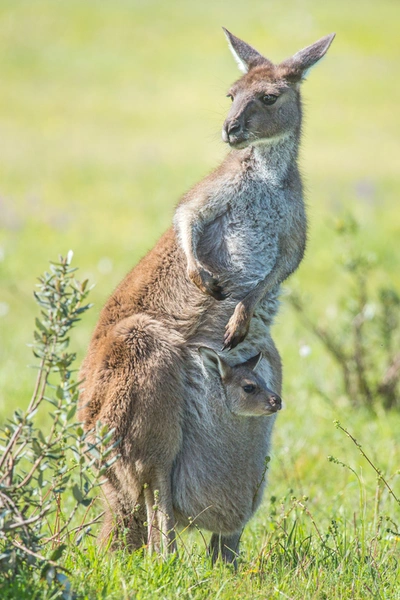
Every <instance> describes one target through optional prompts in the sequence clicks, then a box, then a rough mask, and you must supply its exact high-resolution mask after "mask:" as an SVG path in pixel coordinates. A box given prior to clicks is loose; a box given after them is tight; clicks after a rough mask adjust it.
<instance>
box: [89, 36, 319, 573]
mask: <svg viewBox="0 0 400 600" xmlns="http://www.w3.org/2000/svg"><path fill="white" fill-rule="evenodd" d="M235 40H236V42H235V41H234V43H236V44H238V48H240V51H241V53H242V58H243V57H244V58H245V59H249V64H250V63H251V64H252V67H251V68H249V72H248V74H247V75H245V76H244V77H243V78H242V79H241V80H240V82H239V83H237V84H235V85H234V86H233V88H232V93H238V90H239V88H240V90H241V95H242V97H245V95H246V93H245V89H246V86H257V85H259V84H260V82H261V81H263V86H264V87H265V89H266V90H267V91H268V90H269V91H268V93H272V91H277V90H278V88H279V91H280V93H281V96H282V98H281V100H280V101H279V102H280V105H279V104H278V107H279V106H280V108H281V110H280V112H279V114H280V116H279V119H280V123H281V124H282V123H283V124H284V123H285V122H286V121H285V119H286V120H287V119H289V120H290V119H292V121H293V118H294V117H293V110H296V108H293V107H296V106H297V108H299V99H298V92H297V91H296V89H295V88H294V87H293V85H292V84H289V83H287V81H286V80H283V79H282V72H281V71H282V69H284V70H285V69H286V71H285V72H286V75H287V73H288V72H289V71H290V69H291V72H292V73H294V68H295V67H296V68H298V65H297V63H296V61H294V63H291V64H290V65H289V63H287V64H286V65H285V64H283V67H282V65H281V67H280V68H278V70H277V68H276V67H275V66H274V65H272V63H270V62H269V61H267V59H264V58H263V57H261V55H258V53H256V51H254V49H252V48H251V47H249V46H247V45H246V44H245V43H244V42H241V41H240V40H237V38H235ZM231 41H232V40H231ZM325 46H326V44H325ZM325 46H323V47H324V48H325ZM325 51H326V50H325ZM260 57H261V58H260ZM307 57H308V54H307V53H306V55H305V58H304V57H303V59H304V60H306V59H307ZM279 69H281V70H279ZM268 86H269V87H268ZM271 90H272V91H271ZM243 103H244V104H243ZM243 103H242V104H243V106H247V105H246V103H245V101H244V100H243ZM286 105H287V106H286ZM285 106H286V108H285ZM269 108H271V110H270V111H269ZM267 109H268V110H267V112H270V113H271V114H274V110H275V109H273V107H267ZM249 110H250V112H251V117H252V119H253V121H254V122H255V123H256V126H257V127H264V124H263V123H262V122H261V121H260V122H258V120H257V119H258V118H259V117H258V113H254V112H252V111H253V109H252V108H250V109H249ZM291 111H292V112H291ZM298 113H299V115H300V112H299V111H298ZM277 114H278V113H277ZM296 114H297V113H296ZM230 118H231V117H229V118H228V119H230ZM296 118H297V117H296ZM277 119H278V117H277ZM299 119H300V116H299ZM271 123H272V125H271ZM273 123H274V119H271V120H270V125H269V127H273V126H274V125H273ZM292 124H293V123H292ZM299 129H300V120H299V121H298V124H297V125H296V123H295V125H294V131H295V135H294V137H293V136H292V137H291V138H290V139H289V142H290V143H289V142H286V141H285V144H284V145H279V144H277V145H276V147H275V146H271V147H268V151H267V152H266V153H264V154H263V153H262V152H261V154H260V150H259V149H257V147H255V146H253V145H252V143H251V140H250V141H249V143H248V144H246V147H244V148H241V149H240V148H239V150H234V151H233V152H232V153H231V154H229V156H228V157H227V158H226V160H225V161H224V162H223V164H222V165H221V166H220V167H219V168H218V169H216V171H215V172H214V173H213V174H211V175H210V176H209V177H207V178H206V179H205V180H203V181H202V182H201V183H200V184H198V185H197V186H195V187H194V188H193V190H192V191H191V192H190V193H189V194H188V195H187V196H186V197H185V199H184V201H183V203H181V205H180V208H178V211H179V210H181V209H182V207H183V210H184V211H185V210H186V205H187V199H188V198H189V199H194V204H193V206H192V205H190V203H189V211H188V212H187V213H186V217H188V219H189V223H190V225H192V224H194V223H195V222H197V221H198V216H199V215H200V214H201V213H202V211H204V207H205V206H208V204H207V200H208V199H209V198H210V197H212V196H213V194H216V193H217V195H218V193H219V192H220V190H222V191H223V192H225V190H228V193H229V194H230V196H229V199H231V200H232V204H231V205H230V204H229V202H228V204H227V203H226V202H225V200H226V198H224V199H223V202H222V211H220V212H219V213H218V210H219V209H218V208H217V214H215V213H213V215H212V220H215V223H216V228H215V227H214V221H213V222H211V221H212V220H210V224H211V225H210V229H209V230H207V228H205V230H204V231H202V233H203V234H204V235H203V237H202V239H200V240H199V248H198V249H199V258H200V259H201V261H202V263H203V264H204V265H205V266H204V267H201V268H200V267H199V264H196V263H195V262H193V261H192V262H191V261H190V256H188V254H187V253H186V252H185V248H183V247H182V238H180V239H179V240H178V239H177V236H176V233H175V230H174V229H172V228H171V229H169V230H168V231H167V232H166V233H165V234H164V235H163V236H162V238H161V239H160V240H159V242H158V243H157V244H156V246H155V247H154V248H153V249H152V250H151V251H150V252H149V253H148V254H147V256H145V257H144V258H143V259H142V260H141V261H140V263H139V264H138V265H137V266H136V267H135V268H134V269H133V270H132V271H131V272H130V273H129V274H128V275H127V276H126V278H125V279H124V280H123V281H122V282H121V284H120V285H119V286H118V287H117V289H116V290H115V291H114V292H113V294H112V295H111V297H110V298H109V300H108V301H107V303H106V305H105V307H104V308H103V310H102V311H101V314H100V318H99V321H98V323H97V326H96V328H95V331H94V333H93V336H92V340H91V342H90V346H89V350H88V353H87V356H86V358H85V360H84V363H83V365H82V369H81V378H82V379H84V383H83V385H82V390H81V399H80V418H81V419H82V420H83V421H84V423H85V427H86V429H87V430H91V429H92V428H93V427H94V426H95V424H96V422H97V421H101V422H103V423H106V424H108V425H109V426H110V427H111V428H114V429H115V435H114V439H118V440H119V441H120V444H119V447H118V452H119V453H120V459H119V460H118V461H117V462H115V463H114V465H113V466H112V467H111V468H110V469H109V473H108V481H107V483H106V485H105V487H104V492H105V504H106V518H105V522H104V526H103V537H106V538H108V537H109V536H110V534H111V533H113V536H114V537H113V540H114V544H118V543H120V542H125V543H127V544H128V546H129V547H130V548H133V549H134V548H138V547H140V546H141V545H143V544H144V543H146V542H147V543H148V544H149V546H150V548H155V549H157V550H160V549H162V550H163V551H166V550H171V549H175V547H176V544H175V535H174V525H175V517H176V518H177V519H178V521H179V522H180V523H185V520H186V522H187V519H188V514H192V512H191V510H192V509H191V508H190V507H191V506H196V507H198V509H199V510H198V512H199V515H198V518H199V522H200V523H203V526H204V527H206V528H208V529H210V530H211V531H213V532H214V533H213V536H212V539H211V553H212V555H213V558H214V559H215V558H216V556H217V555H218V552H221V553H222V556H223V557H224V558H225V560H229V561H233V560H234V559H235V556H236V554H235V553H236V552H237V548H238V543H239V538H240V532H241V530H242V529H243V526H244V524H245V523H246V522H247V520H248V519H249V518H250V516H251V514H252V513H253V512H254V510H256V508H257V506H258V504H259V502H260V500H261V494H262V489H263V486H264V483H265V481H264V469H263V465H264V460H265V455H266V454H267V453H268V449H269V443H270V442H269V441H270V436H271V430H272V425H273V422H274V417H273V416H265V415H268V414H271V413H272V412H276V410H278V408H279V406H280V399H279V396H278V395H279V394H280V393H281V384H282V369H281V361H280V356H279V353H278V351H277V349H276V346H275V344H274V342H273V341H272V338H271V336H270V333H269V327H270V325H271V322H272V319H273V316H274V314H275V313H276V310H277V294H278V286H279V283H280V282H281V281H282V280H283V279H284V278H285V277H286V276H287V275H288V274H289V273H290V272H291V271H292V270H293V269H294V268H296V266H297V264H298V262H299V260H300V259H301V257H302V254H303V251H304V244H305V227H306V220H305V213H304V206H303V202H302V197H301V181H300V178H299V175H298V171H297V166H296V157H297V150H296V148H297V146H296V142H298V135H299ZM272 134H273V132H272ZM230 143H231V145H232V146H233V147H234V146H235V140H234V138H231V139H230ZM288 143H289V146H288ZM290 144H292V145H293V144H294V146H293V148H294V151H293V152H292V150H291V148H292V146H291V145H290ZM239 146H240V144H238V147H239ZM288 148H289V150H288ZM263 152H264V151H263ZM285 161H286V162H285ZM274 169H275V171H276V173H277V174H278V175H279V178H280V179H279V185H275V183H272V184H271V186H270V184H269V183H268V181H269V179H268V178H269V177H270V175H271V173H273V174H274V173H275V171H274ZM266 182H267V183H266ZM246 186H247V187H246ZM269 186H270V187H269ZM282 190H283V191H282ZM247 191H249V193H247ZM252 194H253V195H254V203H255V204H254V205H252V202H253V197H252ZM263 194H264V196H265V198H267V201H268V203H267V206H269V210H270V211H271V215H272V216H270V223H272V229H270V230H269V231H270V233H271V235H272V234H274V235H275V233H276V231H281V232H283V233H284V234H285V235H284V238H282V239H284V243H283V244H280V246H279V252H280V254H279V256H284V257H285V258H284V261H283V263H282V264H280V263H279V262H277V263H276V264H275V267H274V263H273V262H271V261H272V259H271V257H270V256H269V255H268V249H269V248H272V245H271V244H272V242H271V243H269V241H268V240H269V238H268V235H269V234H267V235H264V234H265V232H264V233H263V234H262V235H263V236H264V237H263V238H259V239H256V240H255V241H252V240H253V238H254V235H253V234H254V227H256V228H257V227H258V226H259V220H260V218H261V215H260V218H259V215H258V213H257V210H255V209H254V206H256V208H257V202H260V201H261V204H260V210H261V209H262V207H263V206H264V205H263V204H262V201H263V198H264V196H263ZM265 194H266V195H265ZM282 194H283V195H282ZM265 198H264V199H265ZM260 199H261V200H260ZM235 200H237V206H236V207H235V210H236V213H235V210H234V207H233V204H234V201H235ZM288 207H290V209H289V208H288ZM178 211H177V214H178ZM179 214H180V213H179ZM248 214H249V215H250V216H251V218H247V217H246V215H248ZM265 217H268V215H265ZM218 219H220V220H218ZM224 219H225V223H224V222H223V220H224ZM229 219H231V221H229ZM246 219H247V220H246ZM251 219H255V221H254V223H253V221H252V220H251ZM183 221H184V219H183ZM267 222H268V219H267ZM237 225H239V226H243V231H239V233H238V236H239V238H240V239H243V235H244V236H245V235H248V236H249V239H250V242H251V243H250V242H249V245H248V246H247V247H246V248H245V253H244V265H243V268H240V269H239V270H237V271H232V269H231V270H230V269H229V264H228V262H226V263H225V262H224V260H225V259H224V256H225V255H226V247H225V246H224V244H226V239H225V237H224V232H226V231H227V230H228V229H229V227H236V226H237ZM213 227H214V229H213ZM224 227H225V229H224ZM226 227H227V228H228V229H226ZM246 228H247V229H246ZM256 230H257V229H256ZM257 231H258V230H257ZM260 231H261V232H262V231H263V230H262V229H261V230H260ZM243 232H244V233H243ZM252 236H253V237H252ZM278 237H279V236H278ZM264 248H265V249H267V250H264ZM246 252H247V253H248V254H247V255H246ZM224 253H225V254H224ZM246 257H247V258H246ZM252 259H254V264H255V265H256V267H257V268H259V265H260V264H261V265H263V264H264V262H265V263H268V261H270V262H271V265H270V269H271V273H270V275H267V278H266V280H262V281H259V283H258V284H256V285H255V286H254V285H252V284H251V283H249V282H251V281H253V279H254V278H257V271H256V270H255V271H254V274H253V272H252V271H251V269H252V268H253V266H254V265H253V264H252ZM268 264H269V263H268ZM214 272H218V277H214V275H213V273H214ZM246 277H247V279H246ZM193 281H195V283H196V285H193ZM244 281H245V282H244ZM221 300H223V301H221ZM238 300H240V302H239V303H238ZM228 321H229V323H228ZM227 323H228V331H227V334H228V342H229V343H227V338H226V334H225V327H226V324H227ZM224 335H225V343H226V345H227V346H228V347H231V348H233V347H234V346H236V345H237V344H238V343H239V342H242V343H241V344H240V346H239V348H238V349H235V350H232V351H231V352H230V354H229V355H227V356H226V358H225V359H224V364H226V369H227V372H228V371H229V369H230V368H237V365H238V363H243V362H245V361H246V360H247V359H249V357H251V356H253V355H254V353H255V352H254V351H256V352H259V351H262V353H263V357H264V358H263V359H262V361H261V366H260V375H259V376H258V375H257V377H255V376H254V377H255V379H254V377H253V379H254V381H255V382H256V384H257V385H258V386H259V389H260V396H258V397H257V398H256V397H254V398H255V399H254V402H253V405H252V406H251V403H250V404H249V402H248V400H247V399H245V398H244V397H242V396H240V397H239V400H238V402H236V404H235V407H236V408H235V410H227V407H226V405H225V404H226V403H225V404H224V402H221V389H220V384H215V385H214V384H213V382H210V381H208V380H207V377H206V376H205V373H204V368H203V367H202V365H201V362H200V358H199V355H198V353H197V348H198V347H199V346H207V347H209V348H212V349H213V351H214V354H216V353H215V349H216V348H219V347H220V345H221V342H222V340H223V338H224ZM235 336H236V337H235ZM245 338H246V339H245ZM243 340H244V341H243ZM235 365H236V367H235ZM230 373H231V372H230ZM236 373H239V374H243V373H245V374H246V377H247V376H248V375H249V374H248V369H247V371H246V370H245V371H243V370H242V371H241V370H240V368H239V370H238V371H236ZM221 381H222V383H223V384H224V385H225V387H226V390H228V392H227V393H228V398H229V397H233V396H234V395H235V394H234V392H233V387H232V386H234V384H235V385H238V383H237V382H238V381H241V379H240V377H239V379H238V378H236V379H235V378H232V377H230V376H229V377H227V379H226V380H225V381H224V380H223V379H221ZM235 382H236V383H235ZM266 382H267V383H266ZM267 384H268V386H267ZM218 386H219V387H218ZM229 390H231V391H229ZM266 398H267V407H266V408H265V402H266ZM263 403H264V404H263ZM251 409H253V411H254V412H253V413H252V414H257V415H259V416H257V417H254V416H242V413H241V411H242V412H243V410H245V412H246V414H248V411H249V410H251ZM235 411H236V412H235ZM196 444H197V445H196ZM197 450H198V452H197ZM201 457H202V458H201ZM260 478H261V480H260ZM173 482H174V483H173ZM173 485H176V486H177V487H179V489H175V490H174V489H172V486H173ZM174 494H175V495H174ZM174 498H175V504H176V505H175V504H174V500H173V499H174ZM178 505H179V506H178ZM185 507H186V508H185ZM188 507H189V508H188ZM189 511H190V512H189ZM207 511H209V512H207ZM145 515H146V516H145ZM192 516H193V517H196V514H192ZM145 518H146V520H147V531H146V528H145V525H144V520H145Z"/></svg>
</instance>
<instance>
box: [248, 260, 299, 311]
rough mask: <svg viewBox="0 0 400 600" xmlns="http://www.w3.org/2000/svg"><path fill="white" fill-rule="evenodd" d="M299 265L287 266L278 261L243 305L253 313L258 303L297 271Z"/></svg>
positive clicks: (285, 263) (283, 262) (249, 294)
mask: <svg viewBox="0 0 400 600" xmlns="http://www.w3.org/2000/svg"><path fill="white" fill-rule="evenodd" d="M297 264H298V263H296V265H294V264H287V262H286V261H283V260H280V261H278V262H277V263H276V264H275V266H274V268H273V269H272V271H270V273H268V275H267V276H266V277H265V278H264V279H263V280H262V281H260V282H259V283H257V285H256V286H255V287H254V288H253V289H252V290H251V291H250V292H249V293H248V294H247V295H246V296H245V298H244V299H243V304H244V305H245V306H246V308H247V309H248V310H249V311H251V312H252V311H253V310H254V308H255V307H256V305H257V304H258V302H260V300H262V298H264V296H266V294H268V292H270V291H271V290H272V289H273V288H274V287H275V286H276V285H278V284H279V283H282V281H284V280H285V279H286V278H287V277H289V275H290V274H291V273H293V271H294V270H295V269H296V266H297Z"/></svg>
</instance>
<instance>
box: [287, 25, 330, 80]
mask: <svg viewBox="0 0 400 600" xmlns="http://www.w3.org/2000/svg"><path fill="white" fill-rule="evenodd" d="M335 35H336V34H335V33H331V34H330V35H326V36H325V37H323V38H321V39H320V40H318V42H315V44H311V46H307V48H303V50H299V52H296V54H294V55H293V56H291V57H290V58H287V59H286V60H284V61H283V62H282V63H281V64H280V65H279V70H280V71H282V75H283V76H284V77H285V78H286V79H288V80H289V81H300V80H301V79H304V77H306V75H307V73H308V71H309V70H310V69H311V67H313V66H314V65H315V64H316V63H317V62H318V61H319V60H321V58H322V57H323V56H325V54H326V52H327V51H328V48H329V46H330V45H331V44H332V42H333V38H334V37H335Z"/></svg>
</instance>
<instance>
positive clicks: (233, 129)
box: [228, 121, 242, 135]
mask: <svg viewBox="0 0 400 600" xmlns="http://www.w3.org/2000/svg"><path fill="white" fill-rule="evenodd" d="M241 128H242V126H241V125H240V123H238V121H232V122H231V123H228V135H232V134H235V133H239V131H240V130H241Z"/></svg>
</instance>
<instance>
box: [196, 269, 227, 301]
mask: <svg viewBox="0 0 400 600" xmlns="http://www.w3.org/2000/svg"><path fill="white" fill-rule="evenodd" d="M189 279H190V280H191V281H192V282H193V283H194V284H195V285H196V286H197V287H198V288H199V290H200V291H201V292H203V294H207V295H208V296H212V297H213V298H215V300H225V299H226V298H228V296H229V294H226V293H224V291H223V288H222V286H221V285H220V284H219V280H218V278H217V277H215V275H213V274H212V273H210V272H209V271H206V270H205V269H197V270H192V271H189Z"/></svg>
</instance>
